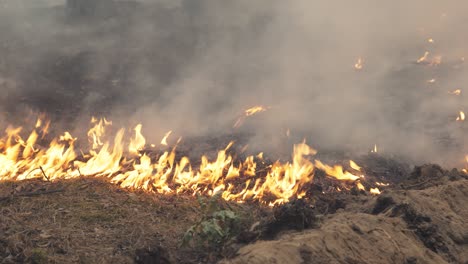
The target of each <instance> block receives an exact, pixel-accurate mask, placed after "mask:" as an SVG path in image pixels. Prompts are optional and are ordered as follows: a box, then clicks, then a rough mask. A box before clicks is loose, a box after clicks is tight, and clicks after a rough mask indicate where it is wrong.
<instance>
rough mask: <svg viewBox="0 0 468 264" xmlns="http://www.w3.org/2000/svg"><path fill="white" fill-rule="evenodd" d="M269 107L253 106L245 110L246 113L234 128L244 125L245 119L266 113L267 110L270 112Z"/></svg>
mask: <svg viewBox="0 0 468 264" xmlns="http://www.w3.org/2000/svg"><path fill="white" fill-rule="evenodd" d="M268 108H269V107H265V106H262V105H257V106H253V107H250V108H248V109H246V110H244V113H243V115H242V116H240V117H239V118H238V119H237V120H236V122H235V123H234V125H233V127H234V128H238V127H239V126H240V125H242V123H243V122H244V120H245V118H247V117H249V116H253V115H255V114H258V113H261V112H265V111H266V110H268Z"/></svg>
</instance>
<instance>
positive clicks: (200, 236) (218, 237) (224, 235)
mask: <svg viewBox="0 0 468 264" xmlns="http://www.w3.org/2000/svg"><path fill="white" fill-rule="evenodd" d="M220 197H221V193H217V194H215V195H214V196H212V197H211V198H205V197H201V196H198V197H197V200H198V204H199V207H200V208H199V210H200V213H201V218H200V219H199V221H197V222H196V223H195V224H194V225H192V226H191V227H190V228H189V229H188V230H187V231H186V232H185V234H184V237H183V239H182V246H192V247H199V248H206V247H208V248H209V249H210V250H214V251H221V250H222V249H223V248H224V246H225V245H226V243H227V242H228V241H230V240H231V239H233V238H234V237H235V236H237V235H238V234H239V232H240V229H241V223H242V218H241V217H240V216H239V215H238V214H237V213H236V212H235V211H233V210H231V209H230V208H228V209H225V208H224V207H223V206H222V202H221V200H220Z"/></svg>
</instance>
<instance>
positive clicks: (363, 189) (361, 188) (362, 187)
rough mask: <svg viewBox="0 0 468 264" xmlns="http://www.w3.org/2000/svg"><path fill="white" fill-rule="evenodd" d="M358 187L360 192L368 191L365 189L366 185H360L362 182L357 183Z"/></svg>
mask: <svg viewBox="0 0 468 264" xmlns="http://www.w3.org/2000/svg"><path fill="white" fill-rule="evenodd" d="M356 187H357V188H358V189H359V190H361V191H365V190H366V188H365V187H364V185H362V183H360V182H357V183H356Z"/></svg>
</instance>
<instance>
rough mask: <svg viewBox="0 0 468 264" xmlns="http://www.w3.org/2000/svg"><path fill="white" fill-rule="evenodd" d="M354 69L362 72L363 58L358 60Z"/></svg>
mask: <svg viewBox="0 0 468 264" xmlns="http://www.w3.org/2000/svg"><path fill="white" fill-rule="evenodd" d="M354 68H355V69H356V70H362V68H363V61H362V59H361V58H358V60H357V62H356V63H355V64H354Z"/></svg>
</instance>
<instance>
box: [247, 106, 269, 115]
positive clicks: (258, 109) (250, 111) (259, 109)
mask: <svg viewBox="0 0 468 264" xmlns="http://www.w3.org/2000/svg"><path fill="white" fill-rule="evenodd" d="M266 110H267V108H266V107H264V106H261V105H258V106H254V107H251V108H249V109H247V110H245V116H252V115H254V114H256V113H260V112H265V111H266Z"/></svg>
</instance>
